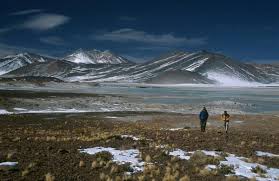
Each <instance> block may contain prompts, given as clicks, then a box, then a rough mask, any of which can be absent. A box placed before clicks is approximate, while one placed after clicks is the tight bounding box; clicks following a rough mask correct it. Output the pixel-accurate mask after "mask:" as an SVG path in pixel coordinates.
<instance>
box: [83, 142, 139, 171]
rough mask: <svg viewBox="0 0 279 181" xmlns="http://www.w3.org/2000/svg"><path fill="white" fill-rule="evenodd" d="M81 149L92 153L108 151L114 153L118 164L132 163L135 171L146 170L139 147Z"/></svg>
mask: <svg viewBox="0 0 279 181" xmlns="http://www.w3.org/2000/svg"><path fill="white" fill-rule="evenodd" d="M79 151H80V152H81V153H87V154H90V155H94V154H96V153H100V152H103V151H106V152H109V153H111V154H112V156H113V161H114V162H116V163H118V164H126V163H128V164H130V167H131V168H132V169H133V173H136V172H142V171H143V170H144V162H143V161H141V159H140V156H139V154H140V152H139V150H137V149H129V150H117V149H115V148H111V147H107V148H106V147H94V148H87V149H80V150H79Z"/></svg>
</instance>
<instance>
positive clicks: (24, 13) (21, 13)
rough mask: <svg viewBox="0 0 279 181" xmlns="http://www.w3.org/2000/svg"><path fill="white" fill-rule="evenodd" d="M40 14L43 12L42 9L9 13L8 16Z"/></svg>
mask: <svg viewBox="0 0 279 181" xmlns="http://www.w3.org/2000/svg"><path fill="white" fill-rule="evenodd" d="M41 12H43V10H42V9H26V10H22V11H17V12H13V13H10V14H9V15H10V16H18V15H28V14H33V13H41Z"/></svg>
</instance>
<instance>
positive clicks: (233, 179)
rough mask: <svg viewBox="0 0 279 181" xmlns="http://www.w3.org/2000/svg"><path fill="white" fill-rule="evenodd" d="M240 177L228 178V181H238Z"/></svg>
mask: <svg viewBox="0 0 279 181" xmlns="http://www.w3.org/2000/svg"><path fill="white" fill-rule="evenodd" d="M238 180H239V179H238V177H237V176H228V177H226V181H238Z"/></svg>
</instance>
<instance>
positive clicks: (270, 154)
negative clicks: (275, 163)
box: [256, 151, 279, 157]
mask: <svg viewBox="0 0 279 181" xmlns="http://www.w3.org/2000/svg"><path fill="white" fill-rule="evenodd" d="M256 155H257V156H266V157H279V155H276V154H273V153H268V152H263V151H256Z"/></svg>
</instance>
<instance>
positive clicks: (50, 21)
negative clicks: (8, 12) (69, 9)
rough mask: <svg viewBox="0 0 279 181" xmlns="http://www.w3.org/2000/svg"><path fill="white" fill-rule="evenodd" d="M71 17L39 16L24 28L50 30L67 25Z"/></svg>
mask: <svg viewBox="0 0 279 181" xmlns="http://www.w3.org/2000/svg"><path fill="white" fill-rule="evenodd" d="M69 20H70V18H69V17H67V16H64V15H60V14H39V15H36V16H33V17H32V18H31V19H29V20H27V21H25V22H24V23H23V24H22V28H26V29H33V30H42V31H43V30H49V29H52V28H55V27H57V26H60V25H62V24H65V23H67V22H68V21H69Z"/></svg>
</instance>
